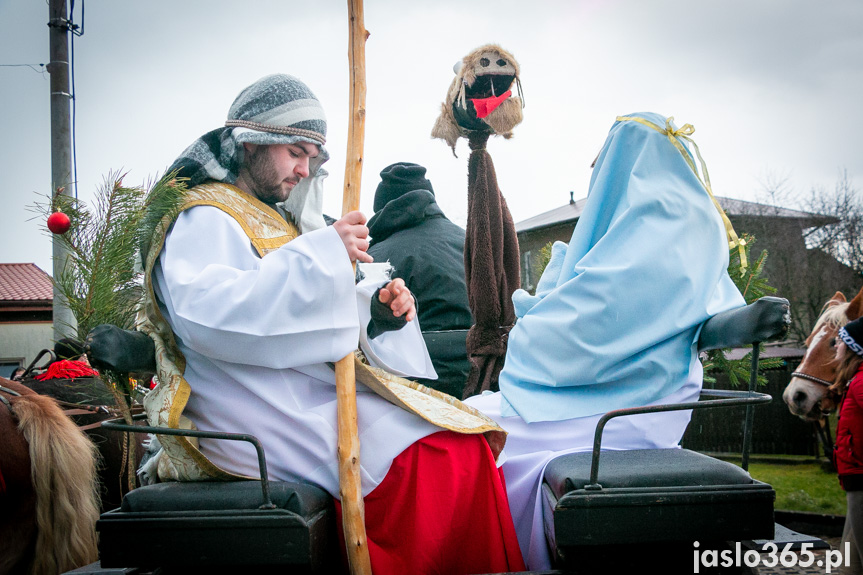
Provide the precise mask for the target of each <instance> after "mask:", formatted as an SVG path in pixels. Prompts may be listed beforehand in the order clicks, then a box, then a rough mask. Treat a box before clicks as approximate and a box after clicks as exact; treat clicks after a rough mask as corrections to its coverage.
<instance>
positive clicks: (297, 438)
mask: <svg viewBox="0 0 863 575" xmlns="http://www.w3.org/2000/svg"><path fill="white" fill-rule="evenodd" d="M325 134H326V121H325V118H324V114H323V110H322V109H321V107H320V103H319V102H318V100H317V98H316V97H315V96H314V94H312V93H311V91H310V90H309V89H308V87H307V86H305V85H304V84H303V83H302V82H300V81H299V80H297V79H296V78H293V77H290V76H285V75H275V76H268V77H266V78H263V79H261V80H259V81H258V82H256V83H255V84H253V85H252V86H250V87H249V88H247V89H246V90H244V91H243V92H242V93H241V94H240V95H239V96H238V97H237V99H236V100H235V102H234V104H233V105H232V107H231V109H230V111H229V114H228V121H227V122H226V125H225V127H224V128H220V129H217V130H214V131H213V132H210V133H208V134H206V135H205V136H203V137H202V138H201V139H199V140H197V141H196V142H195V143H193V144H192V146H190V147H189V148H188V149H187V150H186V151H185V152H184V153H183V155H182V156H181V157H180V158H179V159H178V160H177V161H176V162H175V163H174V165H173V166H172V167H171V168H169V173H173V172H175V171H177V170H179V172H178V176H179V177H185V178H189V182H188V183H189V188H190V189H189V192H188V195H187V197H186V200H185V203H184V205H183V207H182V209H181V211H180V213H179V215H174V214H171V215H168V216H166V218H165V219H163V220H162V221H163V224H161V226H162V227H161V228H157V230H156V231H155V233H154V240H153V242H152V243H151V245H150V246H149V248H148V253H145V254H142V255H143V259H144V260H145V261H146V262H147V263H146V268H147V272H148V273H147V274H146V276H145V277H146V279H145V302H147V301H149V305H146V304H145V316H146V322H145V325H144V331H146V332H148V333H149V334H150V335H151V337H153V338H154V340H155V341H156V347H157V360H158V361H163V360H165V359H166V358H167V359H168V360H170V361H168V362H164V363H165V366H166V367H160V369H161V371H160V373H159V378H160V380H162V381H161V383H160V384H159V386H158V387H157V388H156V390H154V392H152V393H151V394H150V396H148V398H147V400H146V402H145V407H146V408H147V410H148V414H151V417H150V419H151V422H152V420H153V419H156V420H157V421H158V422H161V423H164V424H166V425H172V426H176V425H180V424H181V421H180V417H181V415H180V414H181V413H182V417H183V418H188V420H190V421H191V423H192V424H194V425H195V426H197V427H198V428H200V429H207V430H219V431H234V432H243V433H250V434H252V435H255V436H257V437H258V438H259V439H260V440H261V442H262V444H263V445H264V447H265V450H266V454H267V462H268V472H269V476H270V479H274V480H288V481H308V482H313V483H315V484H317V485H319V486H321V487H322V488H323V489H325V490H326V491H328V492H329V493H331V494H332V495H333V496H334V497H338V493H339V479H338V461H337V457H336V451H337V450H336V445H337V418H336V393H335V375H334V371H333V369H332V367H331V362H334V361H336V360H338V359H340V358H342V357H344V356H346V355H348V354H350V353H352V352H353V351H354V349H355V348H356V346H357V343H358V340H362V342H363V344H365V348H366V351H367V357H368V358H369V359H370V361H371V362H372V363H373V364H374V363H378V364H381V365H382V366H386V367H389V368H390V371H391V372H395V373H396V374H398V375H409V376H414V377H425V378H434V377H435V374H434V370H433V368H432V366H431V363H430V360H429V358H428V354H427V352H426V350H425V345H424V343H423V339H422V335H421V332H420V330H419V325H418V322H417V321H415V320H414V316H415V315H416V309H415V304H414V299H413V296H412V295H411V293H410V291H409V290H407V288H406V287H405V286H404V282H403V281H402V280H399V279H397V280H394V281H391V282H388V283H386V284H385V285H384V286H383V287H381V289H380V291H379V292H376V291H375V288H377V287H378V286H379V284H380V282H378V283H375V282H374V280H365V281H363V282H361V283H360V284H359V285H358V286H355V281H354V272H353V269H352V266H351V262H352V261H358V262H370V261H371V259H372V258H371V257H370V256H369V255H368V254H367V253H366V249H367V247H368V239H367V236H368V228H366V226H365V217H364V216H363V215H362V214H361V213H359V212H351V213H349V214H347V215H346V216H344V217H343V218H341V219H340V220H338V221H336V222H335V223H334V224H333V225H332V226H326V225H325V224H324V220H323V217H322V214H321V212H320V206H321V201H320V192H321V189H322V188H321V184H320V181H321V179H322V178H323V177H324V176H325V175H326V173H325V172H323V170H322V169H321V168H320V165H321V164H322V163H323V162H324V161H325V160H326V159H327V157H328V156H327V152H326V149H325V147H324V143H325ZM294 223H296V226H295V225H294ZM297 228H299V229H297ZM160 230H161V231H160ZM148 294H149V296H150V297H149V299H148V298H147V295H148ZM382 309H383V311H382ZM370 321H375V322H376V323H377V324H378V326H379V327H381V328H382V329H383V330H385V332H384V333H383V334H381V335H380V336H377V337H376V338H374V339H371V338H370V337H368V335H367V332H368V331H370V330H368V324H369V322H370ZM387 330H388V331H387ZM375 331H380V330H375ZM160 388H161V389H160ZM186 398H187V399H186ZM426 403H429V401H428V400H427V401H426ZM430 403H431V405H432V407H433V408H434V409H444V408H446V409H452V408H453V405H450V403H453V404H454V403H458V402H450V403H446V404H445V405H444V404H443V403H444V402H438V403H435V402H434V401H430ZM456 411H459V412H460V413H461V414H462V415H464V414H465V413H467V412H470V414H468V416H469V417H473V418H474V419H475V420H480V424H481V425H480V426H479V427H477V429H479V430H480V431H467V432H466V433H484V432H485V431H484V430H490V431H491V432H492V433H500V430H499V428H497V427H496V426H495V424H494V423H493V422H492V421H490V420H488V419H486V418H483V417H482V416H481V415H480V414H478V413H476V412H473V411H472V410H470V408H466V407H463V406H462V407H456ZM357 412H358V427H359V440H360V449H361V454H360V463H361V479H362V492H363V495H364V496H365V497H367V496H369V495H370V494H373V495H376V496H377V497H378V499H375V501H377V503H374V504H372V505H369V504H368V497H367V506H366V512H367V526H368V538H369V547H370V551H371V555H372V556H371V558H372V565H373V567H374V569H375V572H376V573H379V574H380V573H387V572H391V573H396V572H403V569H404V567H405V565H403V564H402V563H400V562H402V561H407V562H408V563H407V565H410V566H411V570H413V571H414V572H418V573H422V572H427V571H428V572H431V571H435V572H437V571H438V570H441V569H442V571H441V572H454V573H455V572H477V571H483V572H487V571H506V570H518V569H520V568H522V567H523V563H522V562H521V557H520V554H519V551H518V545H517V543H516V539H515V532H514V529H513V528H512V522H511V518H510V516H509V509H508V505H507V502H506V496H505V491H504V488H503V484H502V482H501V480H500V476H499V473H498V470H497V469H496V467H495V464H494V457H493V456H492V451H491V450H490V448H489V444H487V443H486V440H485V439H483V438H482V437H481V436H480V435H459V434H454V433H453V432H452V431H443V429H442V427H441V426H439V425H434V424H433V423H431V420H432V419H433V417H432V418H430V417H426V416H423V417H424V418H423V417H418V416H417V415H416V412H411V411H408V410H407V409H402V408H400V407H397V406H395V405H393V403H391V402H390V401H387V400H386V399H384V398H382V397H381V396H380V395H378V394H377V393H374V392H372V391H371V390H370V389H369V388H367V387H365V386H363V385H358V390H357ZM443 427H447V428H448V429H451V430H456V431H459V432H460V433H465V432H463V431H461V430H460V429H457V428H455V427H449V426H446V425H444V426H443ZM495 429H496V430H497V431H494V430H495ZM433 434H434V436H435V437H438V438H439V437H441V434H445V435H444V438H445V440H446V441H449V442H455V443H456V444H458V446H463V447H466V448H469V449H471V450H473V451H472V453H475V454H477V461H479V462H481V464H478V465H480V467H482V469H484V470H485V475H484V477H486V476H487V477H486V480H485V483H487V484H488V485H491V486H492V487H493V488H489V487H487V486H486V485H480V486H478V487H477V489H479V490H480V491H482V495H486V493H485V492H486V491H488V492H489V494H488V497H486V498H485V501H486V502H490V503H489V504H488V505H487V506H486V507H483V508H482V509H483V510H484V511H478V510H479V509H480V507H476V510H477V511H474V510H473V509H472V508H471V506H470V505H468V506H466V507H465V508H464V509H463V513H464V516H465V518H466V520H467V523H466V524H465V526H464V527H465V529H464V530H462V531H458V530H453V528H452V523H451V516H452V515H454V514H455V512H454V511H452V510H450V511H449V512H447V513H448V515H445V516H441V517H440V518H438V519H434V518H433V517H425V516H424V517H415V516H413V515H412V510H411V509H413V508H411V509H408V508H405V509H404V512H403V514H402V517H401V518H400V521H402V522H403V523H399V524H398V525H392V526H391V529H392V530H393V531H394V533H389V532H388V527H387V522H388V521H389V519H388V518H387V515H386V513H387V512H388V511H389V509H388V505H387V499H388V498H392V497H396V496H397V495H399V492H400V490H402V489H403V488H405V489H406V488H410V489H417V490H418V492H419V494H420V495H422V494H423V491H422V489H420V488H421V487H422V486H423V485H424V484H425V483H426V482H431V483H432V484H434V481H435V477H434V476H433V475H428V474H425V475H424V476H417V475H416V472H415V470H413V471H411V470H410V469H411V468H410V463H409V461H408V462H405V461H404V460H400V459H399V456H400V455H403V453H413V454H416V453H417V452H416V451H415V450H416V448H417V446H418V445H420V444H422V443H423V442H428V441H429V440H430V439H432V438H431V436H432V435H433ZM446 434H450V435H446ZM500 435H501V436H502V433H500ZM189 443H190V442H187V441H186V442H185V443H183V442H182V441H179V440H178V441H177V442H176V445H175V444H174V443H172V444H171V446H170V447H169V446H167V445H166V446H165V449H166V452H168V451H170V454H169V455H170V457H163V458H162V459H165V460H167V461H169V462H170V464H168V463H166V464H165V467H166V468H167V469H166V470H165V474H166V475H169V476H170V475H172V474H173V475H174V476H175V478H179V479H187V480H188V479H230V478H237V477H243V476H249V477H256V476H257V474H258V466H257V458H256V455H255V452H254V450H253V449H251V446H246V445H243V444H239V442H232V441H231V442H228V441H218V440H206V439H203V440H201V441H200V446H199V449H196V448H195V447H194V446H192V445H190V444H189ZM450 447H452V446H450ZM448 449H449V447H447V448H446V449H443V450H442V452H441V453H443V456H444V457H447V455H446V452H447V450H448ZM411 450H414V451H411ZM498 451H499V447H498ZM411 457H414V455H411ZM409 459H410V458H409ZM450 459H451V458H450ZM161 465H162V464H161V462H160V466H161ZM394 465H397V466H398V469H399V474H398V475H397V476H395V477H392V478H390V481H389V483H387V485H386V486H385V489H384V491H383V492H381V490H377V491H376V489H377V488H378V487H383V486H381V484H382V483H383V482H384V480H385V479H386V478H387V475H388V473H389V471H390V468H391V467H392V466H394ZM404 469H409V471H404ZM162 471H163V469H162V467H160V474H161V473H162ZM405 473H407V477H405V476H404V474H405ZM478 473H479V469H477V470H476V471H470V473H468V477H470V476H473V475H474V474H478ZM453 485H454V487H456V492H459V491H464V492H465V494H466V495H467V496H468V498H469V500H470V498H471V497H472V495H471V492H470V489H468V488H467V486H466V485H464V481H462V483H458V482H456V483H454V484H453ZM418 486H419V487H418ZM434 491H435V490H434V489H433V490H432V492H434ZM429 496H430V497H434V494H433V493H431V494H430V495H429ZM473 497H474V499H475V500H476V501H477V502H480V501H483V497H481V496H480V495H474V496H473ZM410 499H416V497H411V498H410ZM453 501H455V499H453ZM448 504H449V502H447V501H441V502H439V505H438V507H442V508H444V509H445V508H446V507H447V505H448ZM453 504H454V503H453ZM416 509H420V507H417V508H416ZM423 509H435V507H434V506H430V507H423ZM488 513H493V514H495V516H487V517H482V514H486V515H487V514H488ZM477 516H479V517H477ZM477 518H479V519H480V520H484V519H488V524H490V525H494V526H499V528H498V527H495V529H490V530H486V531H483V533H484V536H485V539H482V538H478V539H479V540H478V541H476V542H475V545H473V546H471V547H469V548H468V549H462V548H460V545H461V546H464V545H470V543H471V541H470V538H469V537H466V534H467V533H470V532H471V531H470V530H471V529H473V528H472V526H471V524H470V521H475V520H477ZM483 522H484V523H485V521H483ZM435 523H437V525H438V527H437V528H432V529H431V530H429V528H428V525H435ZM435 529H438V530H439V531H440V533H437V532H436V531H435ZM413 530H416V531H417V533H420V534H422V533H427V532H428V533H430V534H431V535H432V536H429V537H428V538H424V537H421V536H419V535H418V536H417V537H416V538H414V539H410V538H409V533H411V532H413ZM393 534H395V535H398V537H395V538H394V539H393V538H392V537H391V535H393ZM399 537H401V541H400V540H399ZM390 539H393V540H392V541H390ZM426 539H428V540H426ZM423 554H426V555H429V557H430V558H429V559H427V560H426V559H423ZM470 557H474V559H475V560H469V559H470ZM424 561H425V562H424ZM426 563H429V564H432V563H433V564H434V565H435V567H434V568H432V567H431V566H429V565H426ZM462 567H463V568H464V571H461V569H462Z"/></svg>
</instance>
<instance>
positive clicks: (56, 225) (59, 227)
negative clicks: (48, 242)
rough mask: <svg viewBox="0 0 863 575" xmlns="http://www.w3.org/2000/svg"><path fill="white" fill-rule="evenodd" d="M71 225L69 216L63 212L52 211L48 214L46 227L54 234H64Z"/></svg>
mask: <svg viewBox="0 0 863 575" xmlns="http://www.w3.org/2000/svg"><path fill="white" fill-rule="evenodd" d="M71 225H72V222H71V220H69V216H67V215H66V214H64V213H63V212H54V213H53V214H51V215H50V216H48V229H49V230H51V233H54V234H65V233H66V232H68V231H69V226H71Z"/></svg>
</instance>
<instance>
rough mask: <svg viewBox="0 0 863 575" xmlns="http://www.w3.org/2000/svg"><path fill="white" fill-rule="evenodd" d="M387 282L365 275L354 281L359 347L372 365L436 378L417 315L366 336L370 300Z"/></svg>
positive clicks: (392, 371)
mask: <svg viewBox="0 0 863 575" xmlns="http://www.w3.org/2000/svg"><path fill="white" fill-rule="evenodd" d="M385 283H386V282H382V281H380V280H377V279H367V280H363V281H361V282H360V283H359V284H357V308H358V310H359V314H360V316H359V317H360V347H361V348H362V350H363V353H365V355H366V359H368V360H369V364H371V365H372V366H373V367H381V368H383V369H386V370H387V371H388V372H390V373H392V374H395V375H400V376H402V377H422V378H425V379H437V373H436V372H435V369H434V366H433V365H432V362H431V358H430V357H429V353H428V349H427V348H426V343H425V339H423V335H422V332H421V331H420V321H419V318H418V317H416V318H414V319H413V321H409V322H408V323H407V324H405V325H404V326H402V328H401V329H397V330H394V331H387V332H384V333H382V334H380V335H379V336H377V337H376V338H374V339H369V337H368V335H367V332H366V330H367V328H368V325H369V321H370V320H371V301H372V297H373V296H374V294H375V292H376V291H377V289H378V288H379V287H381V286H382V285H384V284H385Z"/></svg>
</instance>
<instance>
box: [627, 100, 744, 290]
mask: <svg viewBox="0 0 863 575" xmlns="http://www.w3.org/2000/svg"><path fill="white" fill-rule="evenodd" d="M617 121H618V122H628V121H632V122H638V123H639V124H643V125H645V126H647V127H649V128H653V129H654V130H656V131H657V132H659V133H660V134H665V135H666V136H668V140H669V141H670V142H671V143H672V145H673V146H674V147H675V148H677V151H679V152H680V155H682V156H683V159H684V160H686V163H687V164H688V165H689V167H690V168H692V172H693V173H694V174H695V177H696V178H698V181H699V182H701V185H702V186H704V189H705V190H706V191H707V195H708V196H710V199H711V201H713V205H714V206H716V210H717V211H718V212H719V216H720V217H721V218H722V223H723V224H725V233H726V234H727V236H728V249H732V248H735V247H736V248H737V249H738V252H739V253H740V275H743V274H744V273H746V268H747V266H748V265H749V263H748V262H747V261H746V250H745V249H744V246H745V245H746V240H744V239H741V238H738V237H737V233H736V232H735V231H734V227H733V226H732V225H731V220H729V219H728V216H727V215H726V214H725V210H723V209H722V206H720V205H719V202H717V201H716V197H715V196H714V195H713V189H712V188H711V187H710V175H709V174H708V173H707V164H705V163H704V158H702V157H701V151H700V150H699V149H698V144H696V143H695V141H694V140H693V139H692V137H691V136H692V134H693V133H694V132H695V128H694V127H693V126H692V124H684V125H683V126H681V127H680V128H678V129H676V130H675V129H674V127H673V126H672V125H671V122H673V121H674V116H669V117H668V118H667V119H666V120H665V128H663V127H661V126H657V125H656V124H654V123H653V122H651V121H650V120H645V119H644V118H639V117H637V116H618V117H617ZM681 139H683V140H686V141H687V142H689V143H690V144H692V147H693V148H694V149H695V155H696V156H698V161H699V162H700V163H701V172H702V173H703V174H704V179H702V178H701V176H700V175H699V174H698V169H697V168H696V166H695V162H693V161H692V156H691V155H690V154H689V153H688V152H687V151H686V148H685V147H684V146H683V144H682V143H681V142H680V140H681Z"/></svg>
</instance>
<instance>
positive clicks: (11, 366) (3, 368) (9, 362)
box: [0, 359, 21, 379]
mask: <svg viewBox="0 0 863 575" xmlns="http://www.w3.org/2000/svg"><path fill="white" fill-rule="evenodd" d="M19 367H21V361H20V360H14V359H0V377H5V378H6V379H9V377H10V376H11V375H12V373H13V372H14V371H15V370H16V369H18V368H19Z"/></svg>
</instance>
